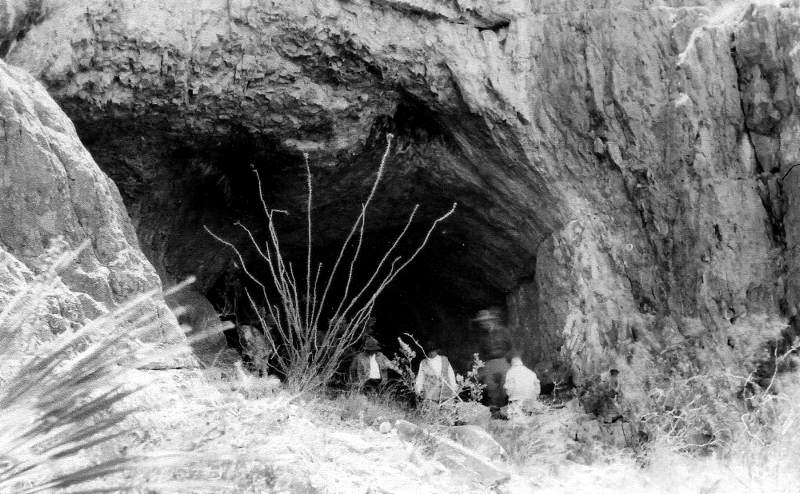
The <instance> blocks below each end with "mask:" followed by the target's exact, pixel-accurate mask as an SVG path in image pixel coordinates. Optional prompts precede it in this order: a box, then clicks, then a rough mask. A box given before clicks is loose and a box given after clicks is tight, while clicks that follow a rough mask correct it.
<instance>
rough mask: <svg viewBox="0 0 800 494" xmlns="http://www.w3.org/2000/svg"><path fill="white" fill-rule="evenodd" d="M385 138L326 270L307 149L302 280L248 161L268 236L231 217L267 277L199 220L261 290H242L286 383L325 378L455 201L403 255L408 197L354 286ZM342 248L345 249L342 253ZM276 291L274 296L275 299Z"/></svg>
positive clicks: (310, 384) (311, 384)
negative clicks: (318, 255)
mask: <svg viewBox="0 0 800 494" xmlns="http://www.w3.org/2000/svg"><path fill="white" fill-rule="evenodd" d="M392 139H393V136H392V135H391V134H388V135H387V137H386V148H385V151H384V153H383V156H382V158H381V161H380V164H379V166H378V171H377V174H376V176H375V180H374V181H373V184H372V187H371V189H370V192H369V195H368V196H367V198H366V200H365V201H364V202H363V203H362V204H361V209H360V213H359V215H358V217H357V218H356V219H355V221H354V222H353V225H352V227H351V228H350V231H349V233H348V235H347V237H346V238H345V240H344V241H343V243H342V245H341V247H340V249H339V252H338V255H337V258H336V261H335V262H334V264H333V266H332V267H331V269H330V272H328V273H324V272H323V265H322V263H317V265H316V268H314V264H315V263H314V260H313V246H312V233H313V224H312V214H311V212H312V202H313V184H312V175H311V167H310V165H309V160H308V155H304V162H305V169H306V179H307V180H306V188H307V196H306V227H307V228H306V242H307V244H306V252H305V254H306V255H305V273H303V274H305V276H304V278H305V279H303V277H301V278H299V281H300V282H301V283H304V284H305V286H302V285H301V286H298V277H296V276H295V272H294V269H293V267H292V263H291V262H288V261H287V260H286V259H285V255H286V254H285V253H284V251H283V249H282V248H281V245H280V242H279V237H278V233H277V229H276V225H275V213H284V214H285V213H286V212H285V211H279V210H274V209H270V208H269V206H268V205H267V201H266V199H265V197H264V191H263V187H262V182H261V177H260V175H259V174H258V171H257V170H255V169H254V173H255V175H256V179H257V182H258V192H259V199H260V201H261V206H262V209H263V211H264V214H265V216H266V225H267V234H268V235H267V240H266V241H264V243H263V245H261V244H260V243H259V242H258V240H257V239H256V237H255V235H254V234H253V231H252V230H251V229H249V228H248V227H247V226H245V225H243V224H241V223H240V222H237V223H236V225H237V226H239V227H240V228H242V230H243V231H244V232H245V233H246V235H247V237H248V239H249V240H250V244H251V246H252V247H254V248H255V253H256V254H257V258H258V259H260V260H261V261H262V262H263V263H264V264H266V267H267V271H268V272H269V279H268V281H262V280H260V279H259V278H258V276H256V275H255V274H254V273H253V272H252V270H251V269H249V267H248V266H247V263H246V261H245V258H244V256H243V255H242V251H241V250H240V249H239V248H238V247H237V246H235V245H234V244H233V243H231V242H229V241H227V240H225V239H223V238H222V237H220V236H218V235H216V234H215V233H214V232H212V231H211V230H210V229H209V228H208V227H205V229H206V231H208V233H209V234H210V235H211V236H212V237H213V238H215V239H216V240H217V241H219V242H221V243H222V244H224V245H226V246H227V247H229V248H230V249H231V250H233V251H234V253H235V255H236V258H237V260H238V263H239V265H240V266H241V267H242V271H243V272H244V274H245V275H246V277H247V278H249V279H250V280H251V281H252V282H253V283H254V285H255V286H256V287H257V288H258V291H260V292H261V293H260V294H259V295H260V297H261V299H262V300H256V297H254V296H253V295H254V294H252V293H251V292H250V291H248V290H246V294H247V297H248V301H249V302H250V304H251V305H252V306H253V309H254V310H255V312H256V314H257V317H258V319H259V323H260V324H261V326H262V328H264V333H265V337H266V339H267V341H268V344H269V346H270V348H271V350H272V352H273V353H274V359H273V361H272V362H271V363H270V365H271V367H272V369H273V370H276V371H278V372H279V373H281V374H283V375H284V376H285V377H286V381H287V384H288V385H289V386H290V387H293V388H295V389H298V390H310V389H313V388H315V387H318V386H321V385H324V384H326V383H327V382H328V381H329V380H330V379H331V378H332V377H333V375H334V374H335V372H336V370H337V368H338V367H339V364H340V363H341V362H342V359H343V358H344V356H345V353H346V352H347V351H348V350H349V349H350V348H351V347H352V346H353V345H355V344H356V343H357V342H358V341H359V340H360V339H361V338H362V337H363V335H364V332H365V331H366V325H367V321H368V320H369V318H370V317H371V316H372V311H373V310H374V308H375V303H376V301H377V299H378V297H379V296H380V294H381V293H382V292H383V291H384V290H385V289H386V287H387V286H388V285H389V284H390V283H391V282H392V281H393V280H394V279H395V278H396V277H397V276H398V275H399V274H400V273H401V272H402V271H403V270H404V269H405V268H406V267H407V266H408V265H409V264H410V263H411V262H412V261H413V260H414V259H415V258H416V257H417V255H419V253H420V252H421V251H422V249H423V248H424V247H425V245H426V244H427V243H428V241H429V240H430V237H431V235H432V234H433V231H434V230H435V229H436V227H437V226H438V225H439V223H441V222H442V221H444V220H445V219H447V218H448V217H449V216H451V215H452V214H453V213H454V212H455V209H456V204H455V203H454V204H453V206H452V208H451V209H450V210H449V211H447V212H446V213H445V214H443V215H442V216H440V217H438V218H437V219H436V220H435V221H433V223H432V224H431V225H430V227H429V228H428V230H427V232H426V234H425V236H424V238H423V240H422V241H421V242H420V244H419V245H418V246H417V249H416V250H414V251H413V252H412V253H411V255H409V256H408V257H407V258H405V259H403V257H402V256H400V255H395V251H396V249H397V247H398V246H399V244H400V242H401V241H402V239H403V238H404V237H405V236H406V234H407V232H408V230H409V228H410V227H411V224H412V222H413V220H414V217H415V216H416V213H417V212H418V210H419V205H418V204H417V205H415V206H414V208H413V209H412V211H411V213H410V214H409V216H408V220H407V222H406V224H405V226H404V227H403V229H402V230H401V231H400V233H399V234H398V235H397V236H396V237H395V240H394V242H393V243H392V244H391V246H390V247H389V248H388V249H387V251H386V252H385V253H384V255H383V256H382V257H381V259H380V261H379V262H378V264H377V266H375V268H374V269H372V270H371V275H370V277H369V278H368V279H367V281H366V282H364V284H363V285H362V286H360V287H356V286H354V281H353V273H354V272H355V271H356V266H357V264H358V262H359V256H360V254H361V252H362V247H363V245H364V234H365V225H366V217H367V212H368V210H369V206H370V204H371V203H372V201H373V199H374V197H375V195H376V193H377V190H378V187H379V185H380V181H381V179H382V178H383V175H384V171H385V167H386V162H387V159H388V157H389V153H390V151H391V145H392ZM348 255H349V256H351V257H349V258H348V257H347V256H348ZM342 266H346V272H345V275H346V279H345V280H344V287H343V290H342V295H341V298H340V299H339V300H338V302H336V305H335V309H334V310H333V313H332V315H331V316H330V317H329V318H328V321H327V322H325V321H321V319H322V317H323V315H324V314H325V311H326V308H327V307H328V305H327V304H328V302H329V299H330V298H331V296H332V293H331V288H332V287H333V286H334V281H335V280H336V278H337V276H338V275H339V274H340V273H339V271H340V268H341V267H342ZM326 276H327V279H326ZM320 281H322V283H320ZM270 292H274V293H275V295H270ZM300 294H304V295H305V297H304V298H303V297H300ZM275 297H277V299H278V300H274V298H275ZM331 307H333V306H331Z"/></svg>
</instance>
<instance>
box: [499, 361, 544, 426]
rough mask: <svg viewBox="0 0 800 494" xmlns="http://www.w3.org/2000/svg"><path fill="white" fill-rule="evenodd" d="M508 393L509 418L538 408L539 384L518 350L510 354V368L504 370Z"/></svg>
mask: <svg viewBox="0 0 800 494" xmlns="http://www.w3.org/2000/svg"><path fill="white" fill-rule="evenodd" d="M504 386H505V389H506V393H507V394H508V409H507V410H508V411H507V415H508V417H509V418H510V419H513V418H518V417H522V416H524V415H529V414H530V413H531V412H533V411H534V410H536V409H538V408H539V402H538V398H539V393H540V392H541V385H540V384H539V378H538V377H536V373H535V372H533V371H532V370H530V369H528V368H527V367H525V364H523V363H522V357H521V355H520V353H519V352H514V353H513V354H512V356H511V368H509V369H508V372H506V382H505V385H504Z"/></svg>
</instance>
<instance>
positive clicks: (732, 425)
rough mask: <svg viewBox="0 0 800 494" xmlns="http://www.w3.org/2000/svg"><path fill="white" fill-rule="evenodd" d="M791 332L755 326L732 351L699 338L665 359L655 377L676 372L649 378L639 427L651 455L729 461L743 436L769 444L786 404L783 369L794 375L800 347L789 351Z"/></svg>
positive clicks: (656, 363) (771, 323) (736, 339)
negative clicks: (654, 450) (661, 451)
mask: <svg viewBox="0 0 800 494" xmlns="http://www.w3.org/2000/svg"><path fill="white" fill-rule="evenodd" d="M784 329H785V324H784V323H783V322H782V321H775V320H771V319H768V318H757V319H752V320H749V321H745V322H743V323H739V324H737V325H735V326H734V327H733V328H732V329H731V331H730V333H729V335H728V341H727V344H725V345H724V347H722V346H721V345H719V343H718V342H716V344H715V342H714V341H709V340H708V339H702V338H701V337H693V338H689V344H688V345H683V346H681V347H676V348H670V349H667V350H666V351H664V352H662V353H661V354H660V355H657V356H656V357H655V358H654V360H653V365H652V367H653V369H661V370H663V369H668V371H667V372H666V373H663V374H661V375H658V374H656V373H655V371H654V372H653V373H651V374H650V375H648V376H646V385H647V389H646V392H647V394H646V397H647V401H646V403H645V404H644V406H643V407H641V408H643V409H644V413H642V414H641V415H640V416H639V417H638V419H639V421H638V425H639V426H640V431H639V432H640V434H641V435H643V436H645V437H647V438H648V439H649V443H650V444H649V445H648V446H647V447H648V448H649V447H652V445H653V444H656V445H657V447H659V448H665V449H668V450H671V451H677V452H690V453H711V452H715V453H719V454H728V453H729V452H730V451H731V448H732V446H733V445H734V444H736V443H737V441H739V438H741V437H743V436H744V437H748V438H749V440H751V441H760V442H762V443H763V444H766V443H768V442H769V441H771V440H773V439H774V437H772V436H773V434H774V431H775V429H776V428H778V429H780V428H781V425H780V423H779V422H780V421H779V420H778V419H777V418H776V417H777V414H776V405H777V404H779V403H781V402H782V398H781V395H780V393H779V392H778V390H777V388H776V385H775V383H776V382H777V380H778V377H779V373H780V371H781V370H782V369H788V368H791V367H793V364H792V362H793V361H794V360H795V353H796V352H795V350H796V349H797V343H800V342H795V344H794V345H789V346H788V347H786V346H785V345H783V346H782V343H781V342H783V341H784ZM778 348H784V351H783V352H782V353H778ZM764 369H769V370H770V371H771V373H769V374H766V375H765V372H764ZM629 418H630V419H631V420H632V421H635V419H636V417H634V416H632V415H631V416H629Z"/></svg>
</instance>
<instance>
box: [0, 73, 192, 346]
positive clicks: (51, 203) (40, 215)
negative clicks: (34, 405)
mask: <svg viewBox="0 0 800 494" xmlns="http://www.w3.org/2000/svg"><path fill="white" fill-rule="evenodd" d="M0 95H1V96H0V119H1V120H2V128H0V146H2V156H3V158H2V168H0V197H1V198H2V200H0V300H7V297H8V296H9V295H11V294H13V293H14V292H15V291H16V290H18V289H19V288H20V286H21V284H22V283H23V282H24V281H25V280H30V279H31V278H32V276H33V275H34V273H37V272H41V271H42V270H43V269H47V268H50V267H51V266H50V262H52V259H53V254H54V252H55V251H50V250H48V248H49V246H50V244H51V241H53V240H56V239H60V241H61V242H63V248H76V247H77V246H78V245H79V244H81V243H82V242H83V241H84V240H85V239H89V240H90V241H91V244H90V246H89V247H88V248H87V249H85V250H84V251H83V252H82V254H81V255H80V256H79V257H78V258H77V260H76V262H75V263H73V265H71V266H70V267H68V268H67V269H66V270H65V272H64V273H63V276H62V282H63V283H61V282H60V283H59V287H57V289H56V295H55V296H53V297H50V298H48V300H47V311H45V312H47V313H45V314H43V315H42V322H43V324H42V325H40V326H39V327H38V329H39V330H40V331H39V332H38V333H37V334H33V335H28V336H27V337H28V338H29V341H27V342H24V345H23V346H30V345H31V344H32V342H33V341H35V339H36V338H47V336H48V334H47V333H48V332H50V333H60V332H63V331H65V330H67V329H69V328H70V327H71V326H74V325H77V324H81V323H83V322H85V321H86V320H87V319H91V318H94V317H97V316H98V315H99V314H101V313H104V312H106V311H108V310H111V309H113V308H114V307H115V306H116V305H118V304H119V303H121V302H124V301H126V300H128V299H129V298H131V297H133V296H135V295H137V294H140V293H144V292H146V291H149V290H152V289H154V288H159V287H160V286H161V284H160V281H159V279H158V276H157V275H156V273H155V271H154V270H153V268H152V266H151V265H150V263H149V262H148V261H147V259H146V258H145V257H144V255H143V254H142V252H141V251H140V250H139V248H138V245H137V240H136V236H135V234H134V231H133V228H132V226H131V223H130V219H129V218H128V215H127V213H126V211H125V208H124V206H123V204H122V200H121V198H120V196H119V192H118V191H117V188H116V186H115V185H114V184H113V183H112V182H111V180H109V178H108V177H107V176H106V175H105V174H104V173H103V172H101V171H100V169H99V168H98V167H97V165H96V164H95V162H94V160H93V159H92V157H91V156H90V155H89V152H88V151H86V149H85V148H84V147H83V146H82V145H81V143H80V141H79V140H78V137H77V135H76V133H75V128H74V126H73V125H72V122H70V120H69V119H68V118H67V116H66V115H65V114H64V112H63V111H62V110H61V109H60V108H59V107H58V105H57V104H56V103H55V102H54V101H53V100H52V98H51V97H50V96H49V95H48V94H47V91H46V90H45V89H44V87H42V85H41V84H39V83H38V82H37V81H36V80H35V79H34V78H33V77H31V76H30V75H29V74H27V73H26V72H25V71H24V70H22V69H20V68H16V67H12V66H9V65H6V64H5V63H3V62H0ZM143 309H144V310H150V311H156V312H158V313H159V315H160V320H161V327H160V328H159V331H160V334H157V335H152V336H153V337H154V338H158V339H159V340H161V341H163V343H165V344H168V343H180V342H181V341H183V335H182V333H181V332H180V329H179V328H178V326H177V322H176V321H175V318H174V316H172V313H171V312H170V311H169V309H167V307H166V305H164V303H163V302H151V303H149V305H148V306H147V307H144V308H143Z"/></svg>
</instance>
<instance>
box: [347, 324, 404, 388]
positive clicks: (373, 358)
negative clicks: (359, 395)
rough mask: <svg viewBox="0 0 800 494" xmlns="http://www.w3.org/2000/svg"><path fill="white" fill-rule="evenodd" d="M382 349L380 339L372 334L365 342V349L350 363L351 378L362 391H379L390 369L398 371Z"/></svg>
mask: <svg viewBox="0 0 800 494" xmlns="http://www.w3.org/2000/svg"><path fill="white" fill-rule="evenodd" d="M380 349H381V344H380V343H378V340H376V339H375V338H373V337H371V336H370V337H368V338H367V340H366V342H365V343H364V351H362V352H359V353H358V354H357V355H356V356H355V357H354V358H353V361H352V362H351V363H350V375H351V378H352V380H353V382H355V383H356V385H357V386H358V388H359V390H361V391H365V392H369V391H377V389H378V388H379V387H380V385H381V384H382V383H385V382H386V381H387V379H388V378H389V376H388V370H389V369H393V370H395V371H397V369H396V367H395V366H394V364H392V362H391V361H390V360H389V359H388V358H386V356H385V355H384V354H383V353H381V351H380Z"/></svg>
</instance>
